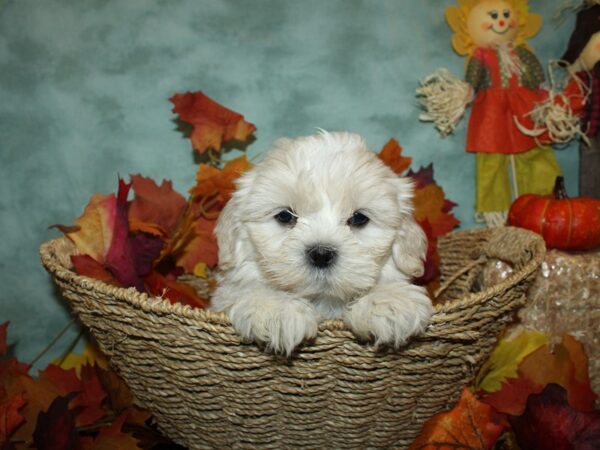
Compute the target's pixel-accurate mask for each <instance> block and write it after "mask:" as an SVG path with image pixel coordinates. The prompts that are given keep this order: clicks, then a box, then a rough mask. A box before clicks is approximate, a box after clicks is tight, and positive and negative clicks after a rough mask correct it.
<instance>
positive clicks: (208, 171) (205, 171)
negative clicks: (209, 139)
mask: <svg viewBox="0 0 600 450" xmlns="http://www.w3.org/2000/svg"><path fill="white" fill-rule="evenodd" d="M251 167H252V164H251V163H250V162H249V161H248V159H247V158H246V156H245V155H244V156H240V157H239V158H235V159H232V160H231V161H228V162H226V163H225V165H224V167H223V169H218V168H216V167H213V166H209V165H208V164H201V165H200V167H199V169H198V172H197V173H196V185H195V186H194V187H193V188H191V189H190V194H192V196H193V197H194V199H195V200H196V201H204V202H210V204H209V205H203V211H204V212H208V211H210V210H211V209H212V208H214V206H215V204H216V205H219V206H220V208H219V210H220V209H222V208H223V206H225V203H227V201H229V199H230V198H231V195H232V194H233V192H234V191H235V188H236V186H235V180H236V179H238V178H239V176H240V175H241V174H242V173H244V172H246V171H247V170H248V169H250V168H251Z"/></svg>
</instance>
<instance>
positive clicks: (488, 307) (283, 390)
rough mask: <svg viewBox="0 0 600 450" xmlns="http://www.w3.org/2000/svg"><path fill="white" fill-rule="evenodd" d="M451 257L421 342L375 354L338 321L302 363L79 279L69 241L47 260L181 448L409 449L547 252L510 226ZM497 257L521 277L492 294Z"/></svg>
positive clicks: (197, 312) (218, 323)
mask: <svg viewBox="0 0 600 450" xmlns="http://www.w3.org/2000/svg"><path fill="white" fill-rule="evenodd" d="M439 249H440V256H441V261H442V264H441V269H442V273H443V280H445V281H446V282H449V287H448V288H447V289H445V291H444V294H443V295H442V300H443V301H441V302H440V303H438V304H437V305H436V307H435V313H434V315H433V317H432V319H431V322H430V324H429V326H428V327H427V330H426V332H425V333H424V334H423V335H422V336H419V337H415V338H413V339H411V341H410V342H409V343H408V344H407V345H406V346H404V347H402V348H400V349H399V350H396V351H394V350H389V349H388V350H382V349H379V350H376V349H374V348H373V347H372V346H370V345H368V344H364V343H360V342H358V341H357V340H356V339H355V338H354V336H353V335H352V333H351V332H350V331H348V330H347V329H346V328H345V327H344V325H343V323H342V322H340V321H328V322H324V323H322V324H321V326H320V328H319V333H318V336H317V338H316V339H315V340H314V341H313V342H310V343H307V344H306V345H304V346H303V347H301V348H300V350H299V351H298V353H297V354H295V355H294V356H293V358H292V359H290V360H286V359H282V358H278V357H276V356H273V355H269V354H266V353H264V352H263V351H262V350H261V349H260V348H258V347H257V346H256V345H254V344H251V343H242V342H240V339H239V338H238V336H237V334H236V332H235V330H234V329H233V328H232V327H231V325H230V322H229V320H228V319H227V317H226V316H225V315H224V314H222V313H214V312H211V311H207V310H201V309H191V308H190V307H188V306H182V305H171V304H170V303H168V302H167V301H164V300H162V299H160V298H155V297H150V296H148V295H146V294H143V293H139V292H138V291H136V290H135V289H122V288H115V287H112V286H109V285H106V284H104V283H102V282H100V281H97V280H93V279H90V278H86V277H81V276H78V275H77V274H75V273H74V272H73V271H72V270H71V269H70V268H71V262H70V257H69V256H70V254H72V253H73V252H74V248H73V246H72V244H71V242H70V241H69V240H67V239H66V238H60V239H56V240H53V241H49V242H46V243H44V244H43V245H42V246H41V249H40V251H41V257H42V262H43V265H44V267H45V268H46V269H47V270H48V271H49V272H50V273H51V274H52V276H53V278H54V282H55V283H56V285H57V286H58V287H59V288H60V290H61V292H62V295H63V296H64V297H65V298H66V299H67V300H68V301H69V303H70V305H71V307H72V310H73V312H74V314H75V315H76V316H77V318H78V319H79V320H80V321H81V322H82V323H83V324H84V325H85V326H86V327H87V328H88V329H89V330H90V332H91V334H92V335H93V336H94V337H95V338H96V340H97V341H98V343H99V345H100V347H101V349H102V350H103V351H104V352H105V353H106V355H107V356H108V358H109V360H110V362H111V365H112V366H113V367H114V368H115V370H116V371H117V372H118V373H119V374H120V375H121V376H122V377H123V378H124V380H125V381H126V382H127V384H128V385H129V386H130V388H131V390H132V391H133V393H134V395H135V397H136V399H137V401H138V402H139V403H140V404H141V405H142V406H144V407H146V408H148V409H149V410H150V411H152V412H153V413H154V415H155V418H156V421H157V423H158V425H159V427H160V429H161V430H162V431H163V432H164V433H165V434H166V435H168V436H169V437H170V438H171V439H173V440H174V441H176V442H178V443H180V444H182V445H185V446H187V447H189V448H191V449H201V448H219V449H223V448H277V449H282V448H313V449H314V448H320V449H321V448H360V449H364V448H406V447H407V446H409V445H410V443H411V442H412V440H413V439H414V438H415V436H416V435H418V434H419V432H420V430H421V427H422V425H423V423H424V421H425V420H427V419H428V418H429V417H431V416H432V415H434V414H435V413H437V412H439V411H441V410H444V409H447V408H448V407H450V406H451V405H452V404H453V403H454V402H455V401H456V400H457V399H458V397H459V396H460V393H461V391H462V388H463V387H464V386H465V385H466V384H467V383H469V382H470V381H471V380H472V378H473V376H474V375H475V373H476V372H477V370H478V369H479V367H480V366H481V364H482V363H483V362H484V361H485V359H486V358H487V356H488V355H489V352H490V351H491V349H492V347H493V345H494V344H495V342H496V338H497V335H498V334H499V333H500V332H501V331H502V330H503V329H504V326H505V324H506V323H507V322H508V321H510V320H511V319H512V318H513V315H514V313H515V312H516V310H517V309H518V308H519V307H520V306H521V305H523V303H524V302H525V299H526V297H525V294H526V291H527V288H528V286H529V284H530V283H531V281H532V279H533V276H534V275H535V272H536V270H537V268H538V266H539V264H540V263H541V261H542V259H543V257H544V253H545V246H544V243H543V241H542V240H541V238H539V237H538V236H537V235H535V234H533V233H530V232H528V231H525V230H521V229H516V228H508V227H507V228H498V229H491V230H490V229H488V230H477V231H466V232H458V233H453V234H451V235H450V236H447V237H445V238H443V239H442V240H441V241H440V243H439ZM496 259H500V260H503V261H506V262H508V263H510V264H511V265H512V266H513V267H514V269H515V270H514V273H513V274H512V275H511V276H510V277H509V278H508V279H506V280H503V281H501V282H499V283H497V284H494V285H490V286H485V285H482V282H481V277H480V275H481V270H482V267H483V265H485V263H486V262H488V261H490V260H496ZM399 294H400V293H399Z"/></svg>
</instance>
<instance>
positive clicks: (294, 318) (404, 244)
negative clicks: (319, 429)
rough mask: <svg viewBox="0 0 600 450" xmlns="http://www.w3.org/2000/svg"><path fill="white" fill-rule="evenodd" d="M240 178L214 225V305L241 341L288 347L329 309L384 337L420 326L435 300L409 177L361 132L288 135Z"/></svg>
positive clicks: (362, 331) (329, 315)
mask: <svg viewBox="0 0 600 450" xmlns="http://www.w3.org/2000/svg"><path fill="white" fill-rule="evenodd" d="M237 188H238V189H237V191H236V192H235V193H234V194H233V197H232V198H231V200H230V201H229V203H228V204H227V206H226V207H225V209H224V210H223V212H222V213H221V216H220V218H219V221H218V224H217V227H216V235H217V239H218V242H219V261H220V269H221V274H220V276H219V279H218V281H219V284H218V287H217V289H216V291H215V294H214V297H213V299H212V308H213V309H214V310H217V311H226V312H227V314H228V315H229V318H230V319H231V322H232V324H233V326H234V328H235V329H236V330H237V332H238V333H239V334H240V335H241V336H242V337H243V338H244V339H245V340H253V341H259V342H262V343H264V344H266V346H267V348H268V349H270V350H272V351H274V352H276V353H283V354H286V355H288V356H289V355H290V354H291V353H292V352H293V350H294V349H295V348H296V347H297V346H298V345H299V344H300V343H301V342H302V341H303V340H305V339H310V338H312V337H314V336H315V335H316V333H317V328H318V324H319V322H321V321H323V320H326V319H337V318H341V319H343V320H344V322H345V323H346V324H347V326H348V327H349V328H350V329H351V330H352V331H353V332H354V334H355V335H357V336H358V337H360V338H364V339H373V340H374V341H375V344H376V345H381V344H390V345H393V346H395V347H398V346H400V345H402V344H403V343H404V342H406V340H407V338H408V337H409V336H411V335H413V334H415V333H419V332H421V331H423V329H424V328H425V326H426V324H427V322H428V320H429V317H430V316H431V313H432V305H431V301H430V299H429V298H428V297H427V294H426V291H425V289H424V288H422V287H419V286H415V285H413V284H412V283H411V278H412V277H418V276H420V275H422V273H423V259H424V258H425V251H426V247H427V241H426V238H425V235H424V233H423V231H422V230H421V227H420V226H419V225H418V224H417V223H416V222H415V220H414V219H413V216H412V194H413V186H412V184H411V182H410V181H409V180H408V179H406V178H399V177H398V176H397V175H396V174H395V173H394V172H393V171H392V170H391V169H389V168H388V167H387V166H386V165H385V164H383V162H381V161H380V160H379V158H377V156H376V155H375V154H374V153H372V152H370V151H369V150H368V149H367V145H366V143H365V141H364V140H363V139H362V138H361V137H360V136H358V135H357V134H352V133H345V132H339V133H327V132H324V131H323V132H321V133H319V134H317V135H314V136H306V137H300V138H297V139H294V140H290V139H280V140H278V141H277V142H276V143H275V144H274V148H273V149H272V150H271V151H270V152H269V153H268V154H267V155H266V156H265V159H264V160H263V161H262V162H261V163H260V164H259V165H257V166H256V167H254V168H253V169H252V170H250V171H248V172H247V173H245V174H244V175H242V176H241V177H240V178H239V180H238V182H237Z"/></svg>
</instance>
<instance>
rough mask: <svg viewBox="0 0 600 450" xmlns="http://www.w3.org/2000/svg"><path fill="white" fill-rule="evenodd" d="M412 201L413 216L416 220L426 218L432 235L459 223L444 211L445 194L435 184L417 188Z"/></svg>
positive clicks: (442, 232) (450, 229)
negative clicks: (413, 207) (413, 206)
mask: <svg viewBox="0 0 600 450" xmlns="http://www.w3.org/2000/svg"><path fill="white" fill-rule="evenodd" d="M413 202H414V205H415V213H414V214H415V218H416V219H417V221H418V222H424V221H425V220H427V221H428V222H429V224H430V225H431V228H432V233H433V236H434V237H438V236H443V235H445V234H447V233H449V232H450V231H452V230H453V229H454V228H456V226H457V225H458V224H459V223H460V222H459V221H458V219H456V217H454V215H453V214H448V213H447V212H445V209H446V198H445V194H444V191H443V190H442V188H441V187H440V186H438V185H437V184H429V185H426V186H423V187H421V188H417V189H416V190H415V196H414V199H413Z"/></svg>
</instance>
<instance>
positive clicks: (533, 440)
mask: <svg viewBox="0 0 600 450" xmlns="http://www.w3.org/2000/svg"><path fill="white" fill-rule="evenodd" d="M509 420H510V423H511V425H512V428H513V431H514V433H515V436H516V438H517V442H518V444H519V448H521V449H522V450H528V449H531V450H534V449H535V450H596V449H599V448H600V412H599V411H592V412H587V413H586V412H581V411H578V410H576V409H575V408H572V407H571V406H570V405H569V402H568V401H567V392H566V391H565V389H564V388H563V387H561V386H559V385H557V384H549V385H548V386H546V387H545V388H544V390H543V391H542V392H541V393H540V394H533V395H531V396H530V397H529V399H528V401H527V407H526V409H525V412H524V413H523V415H521V416H516V417H515V416H511V417H509Z"/></svg>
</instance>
